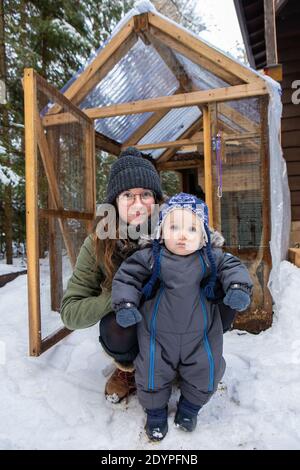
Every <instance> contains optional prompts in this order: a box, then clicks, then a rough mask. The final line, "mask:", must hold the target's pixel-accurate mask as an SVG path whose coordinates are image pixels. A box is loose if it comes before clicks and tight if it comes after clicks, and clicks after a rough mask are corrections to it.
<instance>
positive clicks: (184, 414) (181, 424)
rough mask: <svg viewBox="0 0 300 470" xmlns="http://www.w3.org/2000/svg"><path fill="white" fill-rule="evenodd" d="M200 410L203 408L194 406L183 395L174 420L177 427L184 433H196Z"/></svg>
mask: <svg viewBox="0 0 300 470" xmlns="http://www.w3.org/2000/svg"><path fill="white" fill-rule="evenodd" d="M200 408H201V406H197V405H194V404H193V403H191V402H190V401H188V400H187V399H186V398H184V397H183V396H182V395H181V397H180V399H179V403H178V406H177V412H176V415H175V420H174V424H175V426H176V427H177V428H180V429H182V430H183V431H188V432H192V431H194V429H195V427H196V425H197V416H198V412H199V410H200Z"/></svg>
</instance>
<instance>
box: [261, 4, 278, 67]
mask: <svg viewBox="0 0 300 470" xmlns="http://www.w3.org/2000/svg"><path fill="white" fill-rule="evenodd" d="M264 12H265V40H266V54H267V67H269V66H270V65H275V64H278V54H277V38H276V13H275V0H264Z"/></svg>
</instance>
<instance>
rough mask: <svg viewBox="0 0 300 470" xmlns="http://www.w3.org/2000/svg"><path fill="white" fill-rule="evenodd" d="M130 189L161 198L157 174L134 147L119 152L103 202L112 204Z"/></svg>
mask: <svg viewBox="0 0 300 470" xmlns="http://www.w3.org/2000/svg"><path fill="white" fill-rule="evenodd" d="M131 188H145V189H150V190H151V191H153V192H154V194H155V196H156V198H158V199H161V198H162V189H161V184H160V178H159V174H158V173H157V171H156V169H155V167H154V165H153V163H151V162H150V160H147V159H146V158H145V157H144V156H143V154H142V153H141V152H140V151H139V150H137V149H136V148H134V147H128V148H127V149H126V150H124V151H123V152H121V154H120V156H119V158H118V160H117V161H116V162H114V163H113V164H112V166H111V168H110V172H109V176H108V184H107V188H106V198H105V201H104V202H106V203H109V204H112V203H113V202H114V201H115V199H116V197H117V196H118V195H119V194H120V193H122V192H123V191H126V190H128V189H131Z"/></svg>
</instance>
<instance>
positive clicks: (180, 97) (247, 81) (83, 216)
mask: <svg viewBox="0 0 300 470" xmlns="http://www.w3.org/2000/svg"><path fill="white" fill-rule="evenodd" d="M138 39H141V40H142V41H143V43H144V44H145V45H146V46H147V45H151V46H152V47H153V48H154V49H155V51H156V52H157V53H158V54H159V56H160V57H161V58H162V60H163V61H164V63H165V64H166V65H167V66H168V68H169V69H170V70H171V72H172V73H173V74H174V75H175V77H176V78H177V80H178V82H179V88H178V89H177V90H176V92H175V93H174V94H173V95H171V96H160V97H157V98H152V99H144V100H140V101H134V102H128V103H120V104H113V105H110V106H102V107H95V108H89V109H83V110H81V109H80V107H79V106H80V103H81V102H82V101H83V99H84V98H85V97H86V96H87V95H88V94H89V93H90V91H91V90H92V89H93V88H94V87H95V86H96V85H97V84H98V83H99V82H100V81H101V80H102V79H103V78H104V77H105V76H106V75H107V74H108V73H109V72H110V71H111V70H112V69H113V67H114V66H115V65H116V64H117V63H118V62H119V61H120V60H121V59H122V58H123V57H124V56H125V55H126V54H127V53H128V51H130V49H131V48H132V47H133V46H134V45H135V44H136V42H137V41H138ZM174 51H175V52H176V53H179V54H181V55H182V56H185V57H186V58H187V59H189V60H190V61H192V62H193V63H194V64H197V65H199V66H201V67H202V68H204V69H206V70H208V71H210V72H211V73H213V74H214V75H215V76H216V77H218V78H220V79H222V80H223V81H225V82H226V83H228V84H229V86H226V87H222V88H214V89H208V90H207V89H206V90H204V89H198V88H196V87H195V85H194V83H193V81H192V79H191V78H190V77H189V75H188V74H187V72H186V71H185V69H184V68H183V66H182V65H181V64H180V63H179V61H178V59H177V57H176V55H175V53H174ZM23 85H24V95H25V144H26V225H27V256H28V295H29V298H28V305H29V332H30V334H29V336H30V354H31V355H34V356H37V355H39V354H41V353H42V352H44V351H45V350H46V349H48V348H49V347H50V346H52V345H53V344H55V343H57V342H58V341H59V340H60V339H62V338H63V337H64V336H65V335H66V334H68V333H69V331H68V330H67V329H66V328H63V329H61V330H59V331H58V332H56V333H54V334H53V335H50V336H49V337H47V338H42V336H41V307H40V282H39V252H38V243H39V242H38V239H39V233H38V230H39V227H38V213H39V212H43V215H44V216H46V217H48V218H49V221H50V222H51V220H52V219H51V218H52V217H53V216H55V217H56V218H57V220H58V223H59V228H60V231H61V234H62V237H63V240H64V244H65V247H66V249H67V252H68V256H69V258H70V260H71V263H72V266H74V264H75V261H76V252H75V250H74V247H73V245H72V241H71V240H70V237H69V234H68V227H67V224H66V221H67V220H68V219H70V218H77V219H80V220H85V221H86V229H87V231H88V230H89V228H90V227H91V224H92V221H93V219H94V217H95V215H96V188H95V149H101V150H105V151H107V152H109V153H111V154H113V155H119V153H120V152H121V150H122V149H124V148H126V147H128V146H132V145H135V146H136V147H137V148H140V149H143V150H147V149H157V148H163V149H165V150H164V152H163V153H162V155H161V156H160V157H159V158H158V159H157V169H158V171H163V170H180V169H185V168H196V169H198V170H199V172H198V175H199V182H201V184H202V185H204V189H205V195H206V202H207V204H208V208H209V213H210V225H211V226H216V227H218V222H219V221H218V209H217V207H215V204H214V196H213V191H214V189H213V171H212V129H213V126H214V125H215V124H216V121H215V119H214V112H215V109H216V106H217V105H220V106H222V113H223V114H224V115H225V116H226V115H227V116H228V115H229V114H230V116H231V118H232V119H233V120H234V121H235V122H237V123H241V122H242V123H243V125H244V129H245V132H244V134H243V135H238V136H237V133H236V131H234V130H233V129H232V128H230V127H229V126H226V125H225V124H224V123H223V124H222V126H223V127H222V130H223V132H224V141H226V139H227V140H234V139H236V138H239V139H248V141H250V143H249V146H254V147H255V142H254V140H255V138H256V137H259V138H260V139H261V146H260V149H259V152H260V158H261V163H262V177H261V182H260V183H261V188H262V191H263V200H264V204H263V235H262V243H261V246H262V252H261V253H260V255H259V256H260V259H263V260H265V262H266V264H267V266H268V269H266V270H265V271H264V281H263V284H264V299H265V300H264V310H265V312H267V313H268V318H269V319H270V318H271V314H272V300H271V296H270V293H269V291H268V289H267V277H268V272H269V271H270V268H271V258H270V251H269V240H270V220H269V218H270V207H269V171H268V169H269V163H268V158H269V155H268V137H267V136H268V123H267V117H266V116H267V109H268V89H267V86H266V82H265V80H264V78H263V77H262V76H260V75H259V74H257V73H255V72H253V71H252V70H250V69H248V68H247V67H244V66H242V65H240V64H239V63H237V62H236V61H235V60H233V59H231V58H230V57H228V56H227V55H225V54H223V53H221V52H219V51H218V50H215V49H214V48H212V47H210V46H208V45H207V44H206V43H205V42H203V41H201V40H200V39H198V38H197V37H195V36H194V35H193V34H190V33H189V32H188V31H186V30H184V29H183V28H181V27H180V26H177V25H176V24H174V23H171V22H170V21H168V20H167V19H165V18H164V17H162V16H161V15H157V14H155V13H152V12H149V13H144V14H141V15H138V16H134V17H132V18H131V19H130V20H129V21H128V22H127V23H126V24H125V25H124V26H123V27H122V28H121V29H120V30H119V32H117V33H116V34H115V35H114V36H113V37H112V38H111V40H110V41H109V42H108V44H107V45H106V46H105V47H104V48H103V49H101V50H100V51H99V53H98V54H97V56H96V57H95V58H94V59H93V61H91V62H90V64H89V65H88V66H87V67H86V69H85V70H84V71H83V72H82V73H81V74H80V75H79V76H78V77H77V78H76V79H75V80H74V81H73V83H72V84H71V85H70V86H69V88H68V89H67V90H66V91H65V93H64V94H62V93H60V92H59V91H57V90H55V89H54V88H53V87H52V86H50V85H49V84H48V83H47V82H46V81H45V80H44V79H42V78H41V77H40V76H39V75H38V74H37V73H36V72H35V71H34V70H33V69H25V70H24V82H23ZM37 88H40V89H42V90H44V91H45V93H47V94H48V95H49V96H50V95H51V96H53V97H54V98H55V105H54V106H52V107H50V109H49V110H48V111H47V112H46V113H45V114H43V116H41V115H40V113H39V112H38V110H37ZM252 97H255V98H256V97H261V110H262V113H261V116H263V119H262V122H261V125H260V126H257V125H255V123H253V121H251V119H249V118H247V117H245V116H244V115H242V114H241V113H239V111H237V110H236V111H235V110H234V109H233V108H231V109H230V110H229V108H228V106H227V105H226V103H227V102H229V101H234V100H240V99H248V98H252ZM188 106H197V107H199V108H200V110H201V112H202V116H201V118H200V119H199V120H198V121H197V122H194V123H193V124H192V125H191V126H190V127H189V128H188V129H187V130H186V131H185V132H183V134H182V135H181V136H180V138H179V139H178V140H175V141H168V142H151V143H150V144H147V145H146V144H144V145H141V144H139V142H140V140H141V139H142V138H143V137H144V136H145V135H146V134H147V133H148V132H149V131H150V130H151V129H153V127H154V126H155V125H156V124H157V123H159V122H160V120H161V119H162V118H163V117H164V116H165V115H166V114H167V113H168V111H170V110H171V109H174V108H182V107H185V108H186V107H188ZM66 110H67V111H66ZM145 112H151V113H152V115H151V116H150V118H148V119H147V120H146V122H145V123H144V124H143V125H141V126H140V127H139V128H138V129H136V131H135V132H134V133H133V134H132V135H131V136H130V138H128V139H127V141H125V142H123V143H122V144H120V143H119V142H117V141H114V140H112V139H111V138H108V137H107V136H105V135H103V134H101V133H99V132H97V131H95V130H94V121H95V120H97V119H100V118H108V117H114V116H120V115H133V114H138V113H145ZM78 119H80V120H81V122H84V123H85V124H84V125H85V129H86V130H85V132H86V134H85V135H86V142H87V145H86V146H85V159H86V160H85V161H86V174H85V179H86V182H87V183H88V184H87V187H88V188H89V191H88V194H87V196H86V206H85V210H84V211H81V212H76V211H70V210H66V208H65V207H64V205H63V202H62V200H61V197H60V193H59V188H58V184H57V181H56V173H55V167H54V163H53V161H54V153H53V152H55V148H54V149H53V148H51V145H50V138H51V129H54V128H55V127H56V126H61V125H67V124H70V123H73V122H76V121H77V120H78ZM251 140H253V143H251ZM199 146H203V154H204V166H203V168H204V171H201V172H200V163H201V161H200V160H199V159H198V158H195V155H194V154H193V153H192V155H193V156H192V157H191V158H190V159H185V160H182V161H181V160H178V159H177V160H174V159H173V157H174V156H175V155H176V152H177V150H178V149H179V148H181V149H182V148H192V149H194V148H196V149H199ZM37 149H39V151H40V155H41V159H42V163H43V167H44V171H45V174H46V177H47V182H48V186H49V191H50V195H51V199H52V206H51V207H50V208H49V207H48V209H39V208H38V202H37V192H38V180H37V171H38V170H37V160H38V155H37V151H38V150H37ZM246 179H247V175H244V177H242V178H238V177H237V180H236V181H235V182H234V183H233V184H234V185H237V186H240V187H242V185H243V182H244V181H246ZM254 189H255V188H254ZM49 226H50V230H52V239H53V241H52V243H53V244H54V245H55V231H54V229H53V225H52V229H51V223H50V225H49ZM53 253H54V252H53ZM51 263H52V264H51ZM50 268H51V275H52V281H53V282H52V286H54V288H52V293H51V295H52V296H54V297H55V295H56V293H55V282H56V281H55V255H53V256H52V260H50ZM52 300H53V298H52ZM58 300H59V299H58ZM268 321H269V320H268Z"/></svg>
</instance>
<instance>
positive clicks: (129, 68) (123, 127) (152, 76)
mask: <svg viewBox="0 0 300 470" xmlns="http://www.w3.org/2000/svg"><path fill="white" fill-rule="evenodd" d="M178 87H179V82H178V80H177V79H176V77H175V75H173V73H172V72H171V71H170V69H169V68H168V67H167V66H166V64H165V62H164V61H163V60H162V59H161V57H160V55H159V54H158V53H157V52H156V51H155V49H154V48H153V47H152V46H151V45H149V46H146V45H145V44H144V43H143V41H142V40H141V39H138V41H137V42H136V44H135V45H134V46H133V47H132V48H131V49H130V51H129V52H128V53H127V54H126V55H125V56H124V57H123V58H122V59H121V60H120V61H119V62H118V63H117V64H116V65H115V66H114V68H113V69H112V70H111V71H110V72H109V73H108V74H107V75H106V76H105V77H104V78H103V80H101V81H100V82H99V83H98V85H97V86H96V87H95V88H94V89H93V90H92V91H91V92H90V93H89V94H88V95H87V96H86V98H85V99H84V100H83V101H82V102H81V103H80V108H81V109H86V108H97V107H100V106H109V105H111V104H116V103H118V104H120V103H128V102H131V101H137V100H144V99H151V98H157V97H159V96H169V95H172V94H173V93H174V92H175V91H176V90H177V89H178ZM150 115H151V113H143V114H140V115H128V116H118V117H116V118H109V119H99V120H97V121H96V123H95V127H96V130H97V131H99V132H102V133H103V134H105V135H107V136H108V137H110V138H112V139H115V140H117V141H119V142H124V141H126V139H127V138H128V137H130V135H131V134H132V133H133V132H134V131H135V130H136V129H137V128H138V127H139V126H141V125H142V124H143V123H144V122H145V121H146V120H147V119H148V117H149V116H150Z"/></svg>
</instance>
